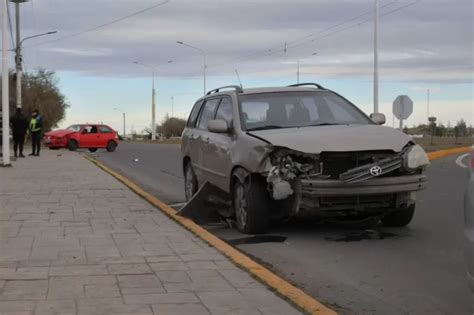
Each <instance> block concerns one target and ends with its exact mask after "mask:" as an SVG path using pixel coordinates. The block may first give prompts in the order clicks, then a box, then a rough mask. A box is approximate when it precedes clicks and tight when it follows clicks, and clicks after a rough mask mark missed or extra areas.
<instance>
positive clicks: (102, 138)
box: [98, 125, 115, 148]
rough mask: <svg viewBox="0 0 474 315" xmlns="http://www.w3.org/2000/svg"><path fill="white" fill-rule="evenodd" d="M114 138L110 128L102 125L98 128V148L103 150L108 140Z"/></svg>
mask: <svg viewBox="0 0 474 315" xmlns="http://www.w3.org/2000/svg"><path fill="white" fill-rule="evenodd" d="M114 138H115V137H114V132H113V130H112V129H111V128H110V127H108V126H104V125H100V126H99V143H98V146H99V147H101V148H105V147H106V146H107V143H109V140H112V139H114Z"/></svg>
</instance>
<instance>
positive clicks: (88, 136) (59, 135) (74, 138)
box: [43, 124, 118, 152]
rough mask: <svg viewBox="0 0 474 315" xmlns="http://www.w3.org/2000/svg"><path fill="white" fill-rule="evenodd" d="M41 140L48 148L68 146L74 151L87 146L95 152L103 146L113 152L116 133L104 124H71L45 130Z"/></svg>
mask: <svg viewBox="0 0 474 315" xmlns="http://www.w3.org/2000/svg"><path fill="white" fill-rule="evenodd" d="M43 140H44V143H45V145H46V146H47V147H48V148H50V149H59V148H68V149H69V150H71V151H76V150H77V149H78V148H87V149H89V151H91V152H95V151H97V149H100V148H103V149H107V151H109V152H114V151H115V149H116V148H117V145H118V134H117V132H116V131H115V130H113V129H112V128H110V127H109V126H106V125H94V124H85V125H72V126H69V127H68V128H66V129H58V130H53V131H50V132H47V133H46V134H45V135H44V138H43Z"/></svg>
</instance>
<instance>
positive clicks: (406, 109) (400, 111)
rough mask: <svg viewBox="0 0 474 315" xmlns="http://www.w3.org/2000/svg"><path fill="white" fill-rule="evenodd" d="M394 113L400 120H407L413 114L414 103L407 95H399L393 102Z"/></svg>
mask: <svg viewBox="0 0 474 315" xmlns="http://www.w3.org/2000/svg"><path fill="white" fill-rule="evenodd" d="M392 112H393V114H394V115H395V117H397V118H398V119H400V120H405V119H407V118H408V117H410V115H411V114H412V113H413V102H412V100H411V99H410V98H409V97H408V96H406V95H399V96H397V98H396V99H395V101H393V108H392Z"/></svg>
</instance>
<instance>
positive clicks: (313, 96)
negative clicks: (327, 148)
mask: <svg viewBox="0 0 474 315" xmlns="http://www.w3.org/2000/svg"><path fill="white" fill-rule="evenodd" d="M240 117H241V119H240V120H241V124H242V130H247V131H251V130H262V129H277V128H292V127H308V126H324V125H353V124H365V125H367V124H372V121H371V120H370V119H369V118H368V117H367V116H365V115H364V114H363V113H362V112H361V111H360V110H359V109H358V108H356V107H355V106H354V105H352V104H350V103H349V102H348V101H346V100H345V99H343V98H342V97H340V96H338V95H336V94H334V93H331V92H319V91H318V92H285V93H262V94H251V95H243V96H241V97H240Z"/></svg>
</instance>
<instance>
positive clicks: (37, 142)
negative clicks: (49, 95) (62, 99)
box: [30, 109, 43, 156]
mask: <svg viewBox="0 0 474 315" xmlns="http://www.w3.org/2000/svg"><path fill="white" fill-rule="evenodd" d="M42 130H43V117H41V115H40V114H39V112H38V110H37V109H35V110H34V111H33V112H32V113H31V120H30V133H31V145H32V146H33V151H32V152H31V154H30V156H39V155H40V149H41V132H42Z"/></svg>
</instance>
